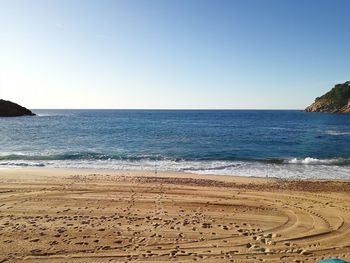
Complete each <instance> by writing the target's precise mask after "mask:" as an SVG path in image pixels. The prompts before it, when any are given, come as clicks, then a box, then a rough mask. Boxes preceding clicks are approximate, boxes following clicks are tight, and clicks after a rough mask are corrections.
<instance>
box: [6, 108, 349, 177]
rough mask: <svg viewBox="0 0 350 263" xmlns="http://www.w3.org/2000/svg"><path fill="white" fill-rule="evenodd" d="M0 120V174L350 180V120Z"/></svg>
mask: <svg viewBox="0 0 350 263" xmlns="http://www.w3.org/2000/svg"><path fill="white" fill-rule="evenodd" d="M34 112H35V113H37V114H38V116H35V117H18V118H0V167H2V168H8V167H31V166H34V167H66V168H98V169H99V168H101V169H124V170H155V169H157V170H163V171H185V172H192V173H200V174H223V175H246V176H264V177H265V176H267V175H268V176H271V177H272V176H275V177H293V178H343V179H350V115H342V114H321V113H304V112H301V111H255V110H232V111H231V110H230V111H221V110H217V111H211V110H208V111H206V110H205V111H202V110H201V111H196V110H194V111H187V110H179V111H173V110H34Z"/></svg>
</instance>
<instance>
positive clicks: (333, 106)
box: [305, 81, 350, 113]
mask: <svg viewBox="0 0 350 263" xmlns="http://www.w3.org/2000/svg"><path fill="white" fill-rule="evenodd" d="M305 111H307V112H333V113H337V112H338V113H350V81H347V82H345V83H343V84H337V85H335V86H334V88H333V89H331V90H330V91H329V92H327V93H326V94H324V95H322V96H321V97H318V98H316V99H315V102H314V103H312V104H311V105H310V106H309V107H307V108H306V109H305Z"/></svg>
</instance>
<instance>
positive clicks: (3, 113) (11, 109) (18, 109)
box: [0, 100, 35, 117]
mask: <svg viewBox="0 0 350 263" xmlns="http://www.w3.org/2000/svg"><path fill="white" fill-rule="evenodd" d="M34 115H35V114H34V113H33V112H31V111H30V110H28V109H26V108H24V107H22V106H20V105H18V104H16V103H13V102H11V101H8V100H0V117H16V116H34Z"/></svg>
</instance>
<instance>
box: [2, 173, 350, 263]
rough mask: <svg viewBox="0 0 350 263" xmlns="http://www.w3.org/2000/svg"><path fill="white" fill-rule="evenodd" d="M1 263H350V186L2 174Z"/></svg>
mask: <svg viewBox="0 0 350 263" xmlns="http://www.w3.org/2000/svg"><path fill="white" fill-rule="evenodd" d="M0 182H1V184H0V197H1V198H0V244H1V245H0V262H50V263H54V262H129V261H137V262H169V261H170V262H171V261H178V262H194V261H200V262H315V261H316V260H318V259H322V258H324V257H339V258H342V259H345V260H350V182H346V181H295V180H277V179H261V178H248V177H247V178H245V177H230V176H226V177H225V176H204V175H203V176H200V175H192V174H181V173H162V172H159V173H158V174H157V175H155V174H154V173H143V172H125V171H123V172H111V171H87V170H85V171H81V170H58V169H57V170H46V169H37V170H35V169H33V170H31V169H10V170H0Z"/></svg>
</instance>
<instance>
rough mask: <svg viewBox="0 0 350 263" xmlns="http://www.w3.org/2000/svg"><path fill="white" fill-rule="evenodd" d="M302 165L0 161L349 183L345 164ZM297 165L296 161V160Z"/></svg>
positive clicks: (15, 164)
mask: <svg viewBox="0 0 350 263" xmlns="http://www.w3.org/2000/svg"><path fill="white" fill-rule="evenodd" d="M303 160H304V162H308V163H309V164H310V163H312V162H313V163H315V162H316V163H317V164H318V165H292V164H290V163H283V164H274V163H273V164H271V163H263V162H249V161H174V160H161V161H152V160H138V161H128V160H57V161H35V162H30V161H16V162H5V161H0V167H17V168H18V167H48V168H78V169H94V170H95V169H96V170H99V169H101V170H102V169H103V170H134V171H155V170H157V171H169V172H189V173H194V174H215V175H228V176H229V175H237V176H254V177H275V178H295V179H310V178H313V179H345V180H350V166H349V165H343V166H342V165H327V164H325V163H319V161H320V160H318V159H315V158H309V159H308V158H305V159H303ZM298 162H300V160H299V161H298Z"/></svg>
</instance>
